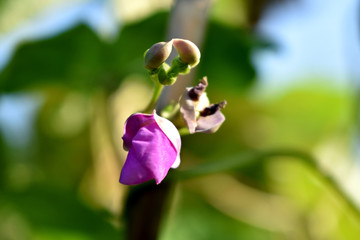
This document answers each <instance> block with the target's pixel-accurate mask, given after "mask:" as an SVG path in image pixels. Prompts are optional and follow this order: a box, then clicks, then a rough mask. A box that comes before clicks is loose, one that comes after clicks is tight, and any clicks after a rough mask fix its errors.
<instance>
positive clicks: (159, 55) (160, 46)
mask: <svg viewBox="0 0 360 240" xmlns="http://www.w3.org/2000/svg"><path fill="white" fill-rule="evenodd" d="M171 44H172V40H171V41H169V42H159V43H156V44H154V45H152V46H151V48H149V49H148V50H147V51H146V52H145V56H144V64H145V67H146V68H147V69H149V70H153V69H157V68H158V67H160V66H161V64H163V63H164V62H165V60H166V59H167V58H168V57H169V56H170V53H171V50H172V45H171Z"/></svg>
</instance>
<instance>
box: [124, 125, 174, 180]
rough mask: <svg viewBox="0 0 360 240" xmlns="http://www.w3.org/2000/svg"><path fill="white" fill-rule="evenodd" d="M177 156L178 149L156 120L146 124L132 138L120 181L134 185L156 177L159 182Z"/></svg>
mask: <svg viewBox="0 0 360 240" xmlns="http://www.w3.org/2000/svg"><path fill="white" fill-rule="evenodd" d="M177 156H178V151H177V149H176V148H175V147H174V145H173V143H172V142H171V141H170V140H169V138H168V137H167V136H166V135H165V133H164V132H163V131H162V130H161V129H160V127H159V125H158V124H157V123H156V122H155V123H152V124H149V125H147V126H144V127H142V128H140V129H139V131H138V132H137V134H136V135H135V137H134V138H133V139H132V146H131V148H130V150H129V154H128V157H127V158H126V161H125V164H124V167H123V169H122V172H121V176H120V182H121V183H123V184H127V185H133V184H139V183H143V182H146V181H148V180H150V179H155V181H156V183H157V184H159V183H160V182H161V181H162V180H163V179H164V178H165V176H166V174H167V173H168V171H169V169H170V167H171V166H172V165H173V164H174V163H175V161H176V159H177Z"/></svg>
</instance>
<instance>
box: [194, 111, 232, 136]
mask: <svg viewBox="0 0 360 240" xmlns="http://www.w3.org/2000/svg"><path fill="white" fill-rule="evenodd" d="M224 121H225V116H224V115H223V114H222V113H221V112H220V111H216V112H215V113H214V114H212V115H209V116H205V117H202V116H200V117H199V119H198V121H197V126H196V130H195V131H196V132H204V133H214V132H216V131H217V130H218V129H219V127H220V126H221V124H222V123H223V122H224Z"/></svg>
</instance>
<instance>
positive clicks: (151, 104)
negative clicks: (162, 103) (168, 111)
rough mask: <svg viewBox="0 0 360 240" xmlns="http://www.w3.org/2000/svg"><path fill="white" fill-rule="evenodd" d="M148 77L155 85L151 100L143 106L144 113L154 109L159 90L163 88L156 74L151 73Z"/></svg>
mask: <svg viewBox="0 0 360 240" xmlns="http://www.w3.org/2000/svg"><path fill="white" fill-rule="evenodd" d="M150 77H151V79H152V80H153V82H154V84H155V86H154V92H153V95H152V97H151V100H150V102H149V104H148V105H147V107H146V108H145V110H144V113H152V111H153V110H154V109H155V105H156V102H157V100H158V99H159V97H160V94H161V91H162V89H163V88H164V86H163V85H162V84H160V83H159V80H158V75H157V74H153V75H151V76H150Z"/></svg>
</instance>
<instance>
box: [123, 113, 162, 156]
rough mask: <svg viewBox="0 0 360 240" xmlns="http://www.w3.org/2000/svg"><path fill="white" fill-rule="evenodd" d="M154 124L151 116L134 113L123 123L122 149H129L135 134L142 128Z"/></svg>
mask: <svg viewBox="0 0 360 240" xmlns="http://www.w3.org/2000/svg"><path fill="white" fill-rule="evenodd" d="M154 122H155V118H154V116H153V114H144V113H135V114H133V115H131V116H130V117H129V118H128V119H127V120H126V122H125V126H124V136H123V137H122V139H123V140H124V144H123V145H124V149H125V150H128V149H130V148H131V141H132V140H133V138H134V137H135V135H136V133H137V132H138V131H139V129H140V128H142V127H143V126H146V125H149V124H151V123H154Z"/></svg>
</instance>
